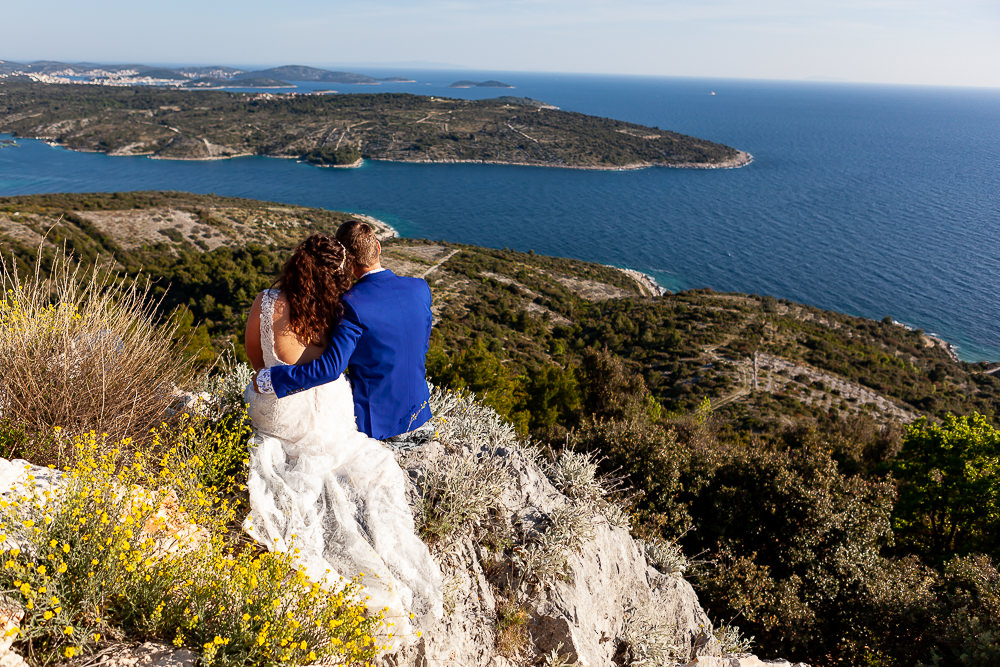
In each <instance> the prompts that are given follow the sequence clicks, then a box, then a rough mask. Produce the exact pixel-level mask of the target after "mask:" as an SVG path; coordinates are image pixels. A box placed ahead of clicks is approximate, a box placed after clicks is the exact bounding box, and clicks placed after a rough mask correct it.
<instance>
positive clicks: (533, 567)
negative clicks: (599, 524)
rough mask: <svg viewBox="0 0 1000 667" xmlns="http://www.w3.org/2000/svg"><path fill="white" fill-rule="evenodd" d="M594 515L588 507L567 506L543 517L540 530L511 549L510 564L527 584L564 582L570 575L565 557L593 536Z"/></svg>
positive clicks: (567, 558)
mask: <svg viewBox="0 0 1000 667" xmlns="http://www.w3.org/2000/svg"><path fill="white" fill-rule="evenodd" d="M593 518H594V515H593V513H592V512H591V511H590V510H589V508H586V507H583V506H581V505H576V504H570V503H567V504H565V505H562V506H560V507H557V508H556V509H554V510H553V511H552V512H551V513H550V514H549V515H548V517H547V520H548V525H547V526H546V527H545V529H544V530H541V531H538V532H535V533H534V534H533V535H530V536H529V537H528V538H527V539H526V540H525V543H524V544H521V545H518V546H517V547H515V548H514V555H513V558H512V560H513V563H514V565H515V566H516V567H517V570H518V572H519V573H520V578H521V581H522V582H523V583H524V584H527V585H532V584H535V585H541V584H544V583H545V582H546V581H549V580H552V579H567V578H568V577H569V576H570V574H571V573H572V569H571V568H570V563H569V556H570V554H571V553H573V552H574V551H578V550H579V549H580V547H581V546H583V543H584V542H586V541H587V540H589V539H592V538H593V537H594V521H593Z"/></svg>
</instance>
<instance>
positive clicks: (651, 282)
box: [605, 264, 670, 296]
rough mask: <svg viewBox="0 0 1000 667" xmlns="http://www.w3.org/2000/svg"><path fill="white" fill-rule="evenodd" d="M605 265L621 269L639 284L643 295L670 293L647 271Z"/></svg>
mask: <svg viewBox="0 0 1000 667" xmlns="http://www.w3.org/2000/svg"><path fill="white" fill-rule="evenodd" d="M605 266H607V267H609V268H612V269H616V270H618V271H621V272H622V273H624V274H625V275H626V276H628V277H629V278H631V279H632V280H634V281H635V282H636V283H637V284H638V285H639V289H640V290H642V292H643V296H663V295H664V294H670V290H668V289H667V288H666V287H664V286H663V285H661V284H660V283H658V282H656V278H654V277H653V276H651V275H649V274H648V273H643V272H642V271H636V270H635V269H623V268H621V267H620V266H611V265H610V264H605Z"/></svg>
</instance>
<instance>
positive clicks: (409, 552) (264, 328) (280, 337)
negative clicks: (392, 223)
mask: <svg viewBox="0 0 1000 667" xmlns="http://www.w3.org/2000/svg"><path fill="white" fill-rule="evenodd" d="M352 275H353V271H352V267H351V259H350V257H349V256H348V255H347V252H346V250H345V249H344V247H343V246H342V245H341V244H340V243H339V242H338V241H337V240H336V239H334V238H333V237H332V236H330V235H327V234H313V235H312V236H310V237H309V238H307V239H306V240H305V241H303V242H302V243H301V244H299V246H298V247H297V248H296V249H295V251H294V252H293V253H292V256H291V257H290V258H289V259H288V262H287V263H286V264H285V267H284V269H283V271H282V274H281V277H280V278H279V280H278V281H277V283H276V284H277V286H278V288H277V289H269V290H266V291H264V292H262V293H261V294H259V295H258V296H257V298H256V299H255V300H254V303H253V307H252V308H251V310H250V316H249V319H248V320H247V329H246V350H247V355H248V356H249V358H250V361H251V363H252V364H253V366H254V369H255V370H258V371H259V370H261V369H262V368H268V367H271V366H275V365H278V364H303V363H307V362H309V361H312V360H313V359H316V358H317V357H319V356H320V354H322V352H323V349H324V341H326V340H327V338H328V335H329V333H330V330H331V328H332V327H333V325H334V324H336V322H337V319H338V318H339V316H340V314H341V305H340V295H341V294H343V293H344V292H345V291H346V290H347V289H348V288H349V287H350V285H351V281H352ZM244 398H245V400H246V401H247V404H248V411H249V414H250V419H251V421H252V423H253V427H254V438H253V443H252V446H251V451H250V472H249V480H248V483H247V485H248V487H249V492H250V516H249V517H247V521H246V525H245V527H246V529H247V530H248V531H249V532H250V534H251V535H252V536H253V537H254V539H256V540H257V541H258V542H260V543H261V544H263V545H264V546H266V547H267V548H268V549H271V550H280V551H290V550H297V551H296V552H295V553H296V554H297V559H298V562H299V564H300V565H301V566H303V567H304V568H305V570H306V573H307V574H308V575H309V577H310V578H312V579H313V580H314V581H318V582H322V583H324V584H326V585H328V586H336V585H337V584H338V582H339V581H340V579H341V577H343V578H351V577H354V576H356V575H363V579H362V582H363V584H364V587H365V593H366V594H367V595H368V599H367V601H366V604H367V605H368V608H369V610H370V611H371V612H378V611H383V612H384V614H385V618H386V619H387V620H388V621H390V622H392V623H393V624H394V626H395V634H396V635H397V636H405V635H406V634H407V632H408V631H409V630H410V624H409V617H410V613H411V612H412V613H413V614H414V615H415V616H416V617H417V621H416V623H417V625H418V626H421V627H426V626H427V625H429V624H430V623H431V622H433V620H434V619H435V618H440V617H441V615H442V606H441V573H440V570H439V569H438V567H437V565H436V564H435V563H434V561H433V560H432V559H431V556H430V553H429V552H428V550H427V546H426V545H425V544H424V543H423V542H422V541H421V540H420V538H419V537H418V536H417V534H416V532H415V529H414V524H413V516H412V514H411V513H410V508H409V506H408V504H407V502H406V498H405V486H406V483H407V480H406V477H405V474H404V473H403V471H402V469H401V468H400V467H399V465H398V464H397V463H396V460H395V458H394V457H393V455H392V452H391V451H390V450H389V449H388V448H387V447H386V446H385V445H383V444H382V443H381V442H379V441H378V440H374V439H372V438H369V437H368V436H366V435H365V434H363V433H361V432H359V431H358V429H357V427H356V426H355V417H354V403H353V398H352V395H351V386H350V384H349V383H348V381H347V379H346V378H345V377H344V376H340V377H339V378H338V379H337V380H335V381H333V382H330V383H327V384H324V385H320V386H318V387H315V388H313V389H308V390H305V391H302V392H299V393H296V394H293V395H290V396H286V397H285V398H281V399H277V398H275V396H274V395H273V394H258V393H257V392H255V391H254V390H253V387H252V386H251V387H248V388H247V391H246V392H245V394H244Z"/></svg>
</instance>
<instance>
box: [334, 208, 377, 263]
mask: <svg viewBox="0 0 1000 667" xmlns="http://www.w3.org/2000/svg"><path fill="white" fill-rule="evenodd" d="M337 240H338V241H340V242H341V243H343V244H344V247H345V248H347V252H349V253H350V254H351V257H353V258H354V272H355V274H357V276H358V277H360V276H361V275H363V274H364V273H366V272H367V271H371V270H372V269H376V268H378V267H379V266H381V263H380V262H379V256H380V255H381V254H382V245H381V244H380V243H379V242H378V239H377V238H375V230H373V229H372V228H371V226H370V225H368V224H367V223H364V222H361V221H360V220H351V221H349V222H345V223H344V224H342V225H341V226H340V227H339V228H338V229H337Z"/></svg>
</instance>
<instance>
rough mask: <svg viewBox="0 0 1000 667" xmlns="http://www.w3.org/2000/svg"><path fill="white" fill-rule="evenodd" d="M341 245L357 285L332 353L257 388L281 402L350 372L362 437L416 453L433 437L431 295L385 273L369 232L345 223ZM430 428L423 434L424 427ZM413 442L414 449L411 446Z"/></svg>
mask: <svg viewBox="0 0 1000 667" xmlns="http://www.w3.org/2000/svg"><path fill="white" fill-rule="evenodd" d="M336 238H337V240H338V241H340V242H341V243H342V244H343V245H344V247H345V248H346V249H347V252H348V253H349V254H350V255H351V256H352V257H353V258H354V267H355V268H354V275H355V277H356V278H357V279H358V281H357V282H356V283H355V284H354V286H353V287H352V288H351V289H350V290H348V291H347V292H345V293H344V295H343V296H342V297H341V303H342V304H343V306H344V314H343V316H342V317H341V319H340V322H339V323H338V324H337V325H336V326H334V328H333V331H332V332H331V333H330V340H329V342H328V344H327V347H326V350H325V351H324V352H323V354H322V356H320V357H319V358H318V359H316V360H315V361H312V362H310V363H307V364H303V365H301V366H272V367H271V368H266V369H264V370H262V371H260V373H259V374H258V375H257V377H256V378H255V380H254V388H255V389H257V391H258V392H260V393H273V394H275V395H276V396H277V397H278V398H282V397H284V396H288V395H289V394H294V393H296V392H299V391H303V390H305V389H311V388H312V387H315V386H317V385H321V384H325V383H327V382H331V381H333V380H336V379H337V378H338V377H340V374H341V373H343V372H344V370H345V369H348V368H349V369H350V379H351V387H352V390H353V392H354V416H355V418H356V420H357V425H358V430H359V431H361V432H363V433H366V434H368V435H369V436H370V437H372V438H375V439H377V440H390V444H392V441H395V442H396V443H398V444H399V445H401V447H400V448H405V446H406V445H407V444H409V445H410V446H413V445H415V444H419V442H420V441H422V440H425V439H428V438H426V437H424V436H426V435H427V434H426V433H425V431H430V433H431V434H433V429H431V428H430V426H429V425H427V426H425V424H426V423H427V421H428V420H429V419H430V417H431V411H430V407H429V406H428V404H427V401H428V398H429V396H430V393H429V391H428V389H427V381H426V380H425V379H424V373H425V370H424V364H425V357H426V355H427V347H428V344H429V341H430V335H431V318H432V316H431V290H430V287H428V286H427V283H426V282H425V281H423V280H421V279H419V278H406V277H402V276H397V275H396V274H394V273H393V272H392V271H389V270H388V269H384V268H382V263H381V253H382V246H381V244H380V243H379V242H378V239H377V238H375V233H374V231H373V230H372V228H371V227H370V226H368V225H367V224H365V223H363V222H360V221H358V220H352V221H350V222H345V223H344V224H342V225H341V226H340V228H339V229H338V230H337V234H336ZM420 427H424V428H420ZM409 440H414V441H415V442H412V443H409V442H408V441H409Z"/></svg>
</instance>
